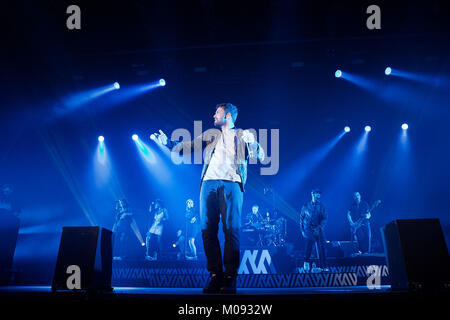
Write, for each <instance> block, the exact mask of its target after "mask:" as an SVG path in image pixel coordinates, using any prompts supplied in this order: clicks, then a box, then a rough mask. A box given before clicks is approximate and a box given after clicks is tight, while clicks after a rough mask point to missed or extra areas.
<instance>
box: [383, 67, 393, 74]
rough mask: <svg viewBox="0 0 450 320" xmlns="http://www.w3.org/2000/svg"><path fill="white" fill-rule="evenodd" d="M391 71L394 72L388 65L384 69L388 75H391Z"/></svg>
mask: <svg viewBox="0 0 450 320" xmlns="http://www.w3.org/2000/svg"><path fill="white" fill-rule="evenodd" d="M391 72H392V69H391V67H387V68H386V69H384V74H385V75H387V76H388V75H390V74H391Z"/></svg>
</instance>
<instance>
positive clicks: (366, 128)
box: [364, 126, 372, 132]
mask: <svg viewBox="0 0 450 320" xmlns="http://www.w3.org/2000/svg"><path fill="white" fill-rule="evenodd" d="M364 130H366V132H370V131H371V130H372V127H371V126H366V127H365V128H364Z"/></svg>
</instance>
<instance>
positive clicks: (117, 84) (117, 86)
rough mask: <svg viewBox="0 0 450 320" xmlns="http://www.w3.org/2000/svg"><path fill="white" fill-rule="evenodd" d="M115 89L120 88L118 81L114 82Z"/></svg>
mask: <svg viewBox="0 0 450 320" xmlns="http://www.w3.org/2000/svg"><path fill="white" fill-rule="evenodd" d="M114 89H116V90H119V89H120V84H119V83H118V82H114Z"/></svg>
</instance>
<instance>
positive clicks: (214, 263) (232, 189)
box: [200, 180, 243, 277]
mask: <svg viewBox="0 0 450 320" xmlns="http://www.w3.org/2000/svg"><path fill="white" fill-rule="evenodd" d="M242 201H243V192H242V190H241V188H240V186H239V183H237V182H231V181H225V180H205V181H203V182H202V186H201V189H200V223H201V229H202V238H203V247H204V249H205V254H206V261H207V265H206V268H207V269H208V271H209V272H210V273H216V274H222V273H224V275H225V276H232V277H236V276H237V270H238V268H239V263H240V254H239V228H240V224H241V212H242ZM220 218H222V225H223V233H224V235H225V248H224V253H223V259H222V253H221V250H220V243H219V238H218V237H217V234H218V232H219V221H220ZM222 261H223V262H222ZM224 267H225V272H224V271H223V269H224Z"/></svg>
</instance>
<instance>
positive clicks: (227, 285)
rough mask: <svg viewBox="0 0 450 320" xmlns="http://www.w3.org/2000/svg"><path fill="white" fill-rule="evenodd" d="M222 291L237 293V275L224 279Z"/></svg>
mask: <svg viewBox="0 0 450 320" xmlns="http://www.w3.org/2000/svg"><path fill="white" fill-rule="evenodd" d="M220 293H230V294H234V293H236V277H231V276H226V277H225V278H224V279H223V285H222V287H221V288H220Z"/></svg>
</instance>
